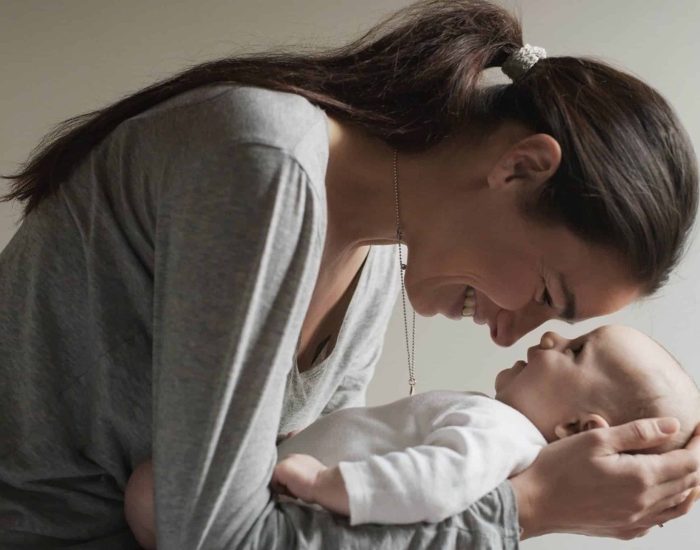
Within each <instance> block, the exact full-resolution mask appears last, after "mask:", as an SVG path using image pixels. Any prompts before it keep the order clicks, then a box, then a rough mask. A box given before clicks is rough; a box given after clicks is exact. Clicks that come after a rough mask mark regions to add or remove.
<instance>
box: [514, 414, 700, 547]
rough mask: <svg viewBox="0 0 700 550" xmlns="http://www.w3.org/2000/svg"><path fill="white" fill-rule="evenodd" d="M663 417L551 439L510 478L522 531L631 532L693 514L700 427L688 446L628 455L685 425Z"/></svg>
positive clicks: (629, 534)
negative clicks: (524, 468)
mask: <svg viewBox="0 0 700 550" xmlns="http://www.w3.org/2000/svg"><path fill="white" fill-rule="evenodd" d="M663 422H664V424H661V425H659V424H657V421H656V420H653V419H645V420H637V421H634V422H630V423H629V424H625V425H622V426H616V427H614V428H606V429H599V430H592V431H589V432H585V433H582V434H578V435H575V436H571V437H567V438H566V439H562V440H560V441H558V442H555V443H552V444H550V445H548V446H547V448H545V449H544V450H543V451H542V453H540V455H539V456H538V458H537V460H535V462H534V463H533V465H532V466H531V467H530V468H528V469H527V470H525V471H524V472H523V473H522V474H520V475H518V476H516V477H515V478H513V479H512V480H511V484H512V487H513V490H514V492H515V494H516V498H517V502H518V510H519V516H520V524H521V526H522V527H523V530H524V533H523V538H529V537H533V536H538V535H542V534H545V533H555V532H559V533H581V534H585V535H592V536H601V537H615V538H620V539H631V538H635V537H638V536H641V535H643V534H645V533H646V531H647V530H648V529H650V528H651V527H653V526H655V525H657V524H659V523H663V522H665V521H669V520H671V519H673V518H676V517H678V516H682V515H683V514H685V513H687V512H688V510H689V509H690V508H691V506H692V504H693V502H694V500H695V499H696V498H697V497H698V496H700V495H699V493H700V490H699V489H698V488H697V487H698V485H700V472H699V471H698V466H699V464H700V427H698V429H697V430H696V431H695V437H694V438H693V439H692V441H691V442H690V443H689V444H688V446H687V447H686V449H681V450H677V451H671V452H669V453H666V454H663V455H652V454H624V453H626V452H634V451H639V450H643V449H650V448H653V447H655V446H657V445H660V444H661V443H663V442H664V441H665V440H666V439H667V438H668V437H669V434H668V433H665V432H664V431H663V430H666V429H671V430H673V431H675V430H677V428H678V424H677V421H675V420H673V421H671V422H670V426H668V424H667V420H666V419H664V421H663ZM673 431H671V433H673ZM620 453H622V454H620Z"/></svg>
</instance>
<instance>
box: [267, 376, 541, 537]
mask: <svg viewBox="0 0 700 550" xmlns="http://www.w3.org/2000/svg"><path fill="white" fill-rule="evenodd" d="M545 445H546V441H545V439H544V437H543V436H542V434H541V433H540V432H539V430H538V429H537V428H536V427H535V425H534V424H533V423H532V422H531V421H530V420H529V419H528V418H527V417H525V416H524V415H523V414H522V413H520V412H519V411H517V410H516V409H514V408H512V407H510V406H508V405H505V404H504V403H501V402H500V401H496V400H495V399H492V398H490V397H488V396H486V395H484V394H481V393H475V392H459V391H449V390H447V391H446V390H436V391H428V392H424V393H420V394H416V395H414V396H412V397H406V398H404V399H399V400H398V401H394V402H393V403H389V404H387V405H381V406H378V407H352V408H347V409H342V410H338V411H335V412H333V413H331V414H328V415H326V416H323V417H321V418H319V419H318V420H317V421H315V422H314V423H313V424H311V425H309V426H308V427H307V428H305V429H304V430H302V431H301V432H299V433H298V434H297V435H295V436H294V437H291V438H289V439H286V440H284V441H282V442H281V443H280V445H279V447H278V461H279V460H282V459H283V458H284V457H286V456H288V455H290V454H292V453H303V454H309V455H312V456H314V457H316V458H317V459H318V460H320V461H321V462H323V463H324V464H325V465H326V466H329V467H331V466H335V465H338V467H339V468H340V472H341V474H342V476H343V480H344V482H345V486H346V488H347V491H348V497H349V501H350V524H351V525H358V524H361V523H388V524H397V523H413V522H416V521H428V522H438V521H442V520H443V519H445V518H447V517H449V516H451V515H454V514H456V513H459V512H461V511H463V510H465V509H466V508H468V507H469V505H470V504H472V503H473V502H476V501H477V500H479V498H481V497H482V496H483V495H485V494H486V493H488V492H489V491H491V490H492V489H494V488H495V487H497V486H498V485H499V484H500V483H501V482H502V481H504V480H506V479H508V478H509V477H511V476H513V475H515V474H517V473H518V472H521V471H522V470H524V469H525V468H527V467H528V466H529V465H530V464H532V462H533V461H534V460H535V458H536V456H537V454H538V453H539V451H540V450H541V449H542V447H544V446H545Z"/></svg>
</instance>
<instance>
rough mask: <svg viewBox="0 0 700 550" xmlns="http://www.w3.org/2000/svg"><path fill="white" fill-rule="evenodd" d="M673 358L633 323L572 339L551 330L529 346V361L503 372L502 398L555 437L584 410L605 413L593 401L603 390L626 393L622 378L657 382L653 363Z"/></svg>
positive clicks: (500, 379) (608, 393)
mask: <svg viewBox="0 0 700 550" xmlns="http://www.w3.org/2000/svg"><path fill="white" fill-rule="evenodd" d="M668 362H669V359H668V354H667V353H666V352H665V350H663V348H661V347H660V346H659V345H658V344H657V343H656V342H654V341H653V340H652V339H651V338H649V337H647V336H646V335H644V334H643V333H641V332H639V331H637V330H635V329H632V328H629V327H623V326H605V327H601V328H598V329H596V330H593V331H591V332H589V333H588V334H584V335H583V336H579V337H578V338H574V339H572V340H569V339H566V338H564V337H562V336H560V335H558V334H556V333H554V332H546V333H545V334H543V335H542V339H541V341H540V344H539V345H537V346H533V347H531V348H530V349H528V352H527V361H518V362H517V363H515V365H513V366H512V367H511V368H509V369H506V370H503V371H501V372H500V373H499V374H498V376H497V377H496V399H498V400H499V401H502V402H504V403H506V404H508V405H510V406H512V407H514V408H516V409H517V410H519V411H520V412H521V413H523V414H524V415H525V416H527V417H528V418H529V419H530V420H531V421H532V422H533V423H534V424H535V425H536V426H537V427H538V428H539V429H540V431H541V432H542V433H543V435H544V436H545V438H546V439H547V440H548V441H552V440H554V439H556V438H557V435H555V428H556V427H557V426H558V425H564V426H574V427H575V426H576V424H575V423H576V422H577V421H579V420H580V419H581V418H582V416H581V415H582V414H584V415H585V414H586V413H588V414H591V415H600V411H598V410H596V406H595V405H593V403H599V402H600V400H599V399H598V397H601V396H600V395H599V392H606V395H605V396H610V397H612V398H614V396H615V395H619V392H624V391H625V388H624V385H623V384H621V383H620V380H622V379H626V380H633V381H635V382H637V381H638V382H639V384H654V383H655V382H654V374H655V373H654V371H655V370H656V369H655V368H653V367H652V365H667V364H668ZM619 369H624V374H625V376H620V375H621V374H622V373H623V371H621V370H619ZM596 392H598V394H597V393H596ZM601 416H603V415H601ZM603 419H604V418H603ZM602 425H605V423H604V422H603V423H602ZM582 426H583V423H581V424H580V426H579V428H580V429H588V428H590V427H599V425H598V426H587V427H586V428H583V427H582ZM574 431H580V430H574Z"/></svg>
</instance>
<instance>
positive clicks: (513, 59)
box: [501, 44, 547, 81]
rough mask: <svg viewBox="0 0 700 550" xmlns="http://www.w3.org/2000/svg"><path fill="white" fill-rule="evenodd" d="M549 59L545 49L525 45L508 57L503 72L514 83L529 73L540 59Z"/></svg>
mask: <svg viewBox="0 0 700 550" xmlns="http://www.w3.org/2000/svg"><path fill="white" fill-rule="evenodd" d="M545 57H547V52H546V51H545V50H544V48H539V47H537V46H530V44H525V45H524V46H523V47H522V48H520V49H519V50H516V51H514V52H513V53H512V54H510V55H509V56H508V59H506V60H505V62H504V63H503V65H502V66H501V70H502V71H503V72H504V73H505V74H506V75H507V76H508V77H509V78H510V79H511V80H513V81H515V80H517V79H518V78H520V77H521V76H523V75H524V74H525V73H526V72H528V71H529V70H530V69H532V67H534V65H535V63H537V62H538V61H539V60H540V59H543V58H545Z"/></svg>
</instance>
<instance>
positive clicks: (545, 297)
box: [537, 286, 554, 307]
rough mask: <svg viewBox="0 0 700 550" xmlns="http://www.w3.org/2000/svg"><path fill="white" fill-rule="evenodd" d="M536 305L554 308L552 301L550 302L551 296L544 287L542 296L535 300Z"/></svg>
mask: <svg viewBox="0 0 700 550" xmlns="http://www.w3.org/2000/svg"><path fill="white" fill-rule="evenodd" d="M537 303H538V304H542V305H545V306H547V307H554V300H552V295H551V294H550V293H549V290H548V289H547V287H546V286H545V287H544V288H543V290H542V294H541V295H540V297H539V299H538V300H537Z"/></svg>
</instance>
